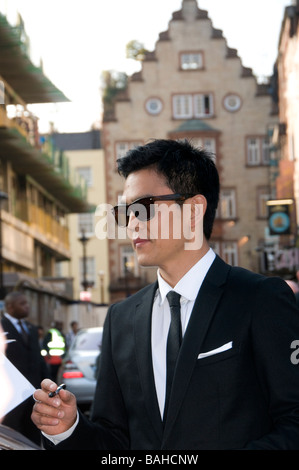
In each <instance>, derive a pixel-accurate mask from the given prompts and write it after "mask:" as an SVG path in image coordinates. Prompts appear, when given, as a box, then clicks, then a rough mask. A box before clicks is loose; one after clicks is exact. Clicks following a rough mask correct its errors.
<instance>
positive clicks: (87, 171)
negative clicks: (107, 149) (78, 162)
mask: <svg viewBox="0 0 299 470" xmlns="http://www.w3.org/2000/svg"><path fill="white" fill-rule="evenodd" d="M77 172H78V173H79V175H80V176H81V178H84V179H85V181H86V185H87V187H88V188H90V187H91V186H92V184H93V181H92V169H91V167H90V166H81V167H78V168H77Z"/></svg>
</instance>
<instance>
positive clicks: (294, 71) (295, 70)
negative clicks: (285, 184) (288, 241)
mask: <svg viewBox="0 0 299 470" xmlns="http://www.w3.org/2000/svg"><path fill="white" fill-rule="evenodd" d="M298 19H299V2H298V1H297V5H296V2H294V5H293V6H290V7H288V8H286V10H285V16H284V20H283V23H282V28H281V36H280V42H279V51H278V52H279V53H278V74H279V92H280V94H279V105H280V107H279V108H280V122H281V123H283V124H284V125H285V132H286V134H285V137H284V139H281V140H280V144H281V149H282V157H283V159H284V160H287V161H289V162H293V164H294V173H293V178H294V179H293V184H294V198H295V202H296V218H297V221H298V220H299V159H298V156H299V135H298V129H299V20H298Z"/></svg>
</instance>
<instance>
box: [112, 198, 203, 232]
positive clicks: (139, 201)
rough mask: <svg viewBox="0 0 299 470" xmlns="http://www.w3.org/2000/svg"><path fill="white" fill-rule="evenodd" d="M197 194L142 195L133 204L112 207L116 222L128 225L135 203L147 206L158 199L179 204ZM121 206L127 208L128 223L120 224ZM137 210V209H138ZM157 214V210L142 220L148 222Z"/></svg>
mask: <svg viewBox="0 0 299 470" xmlns="http://www.w3.org/2000/svg"><path fill="white" fill-rule="evenodd" d="M194 196H195V194H164V195H162V196H147V197H141V198H139V199H136V200H135V201H133V202H131V204H118V205H117V206H114V207H113V208H112V212H113V215H114V218H115V220H116V223H117V225H118V226H119V227H127V226H128V224H129V219H130V207H131V206H133V205H135V204H140V205H143V206H144V207H146V208H147V206H151V205H153V204H154V203H155V202H157V201H176V202H177V203H178V204H179V203H181V204H182V203H184V202H185V201H186V200H187V199H189V198H190V197H194ZM144 201H146V202H144ZM119 208H126V225H120V224H119V220H118V210H119ZM136 212H137V211H136ZM134 215H135V217H136V218H137V219H138V220H140V219H139V218H138V215H136V214H134ZM147 215H148V210H147ZM154 216H155V212H154V211H153V214H149V215H148V217H147V219H146V220H141V222H148V221H149V220H151V219H153V217H154Z"/></svg>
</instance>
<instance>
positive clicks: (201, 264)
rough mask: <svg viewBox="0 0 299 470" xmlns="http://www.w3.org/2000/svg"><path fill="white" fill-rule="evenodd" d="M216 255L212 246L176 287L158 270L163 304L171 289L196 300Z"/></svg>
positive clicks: (188, 298) (185, 297) (187, 298)
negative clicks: (165, 279)
mask: <svg viewBox="0 0 299 470" xmlns="http://www.w3.org/2000/svg"><path fill="white" fill-rule="evenodd" d="M215 256H216V255H215V253H214V251H213V250H212V249H211V248H210V249H209V251H208V252H207V253H206V254H205V255H204V256H203V257H202V258H201V259H200V260H199V261H197V263H196V264H195V265H194V266H192V268H191V269H189V271H188V272H187V273H186V274H185V275H184V276H183V277H182V278H181V279H180V280H179V282H178V283H177V284H176V286H174V288H172V287H171V286H170V285H169V284H168V283H167V282H166V281H164V279H163V278H162V277H161V274H160V272H159V270H158V284H159V294H160V303H161V304H162V303H163V302H164V300H165V298H166V295H167V294H168V292H169V291H170V290H174V291H175V292H177V293H178V294H180V295H181V296H182V298H183V299H186V300H191V301H194V300H195V299H196V297H197V294H198V291H199V289H200V287H201V284H202V282H203V280H204V278H205V276H206V274H207V272H208V270H209V268H210V266H211V264H212V263H213V261H214V259H215Z"/></svg>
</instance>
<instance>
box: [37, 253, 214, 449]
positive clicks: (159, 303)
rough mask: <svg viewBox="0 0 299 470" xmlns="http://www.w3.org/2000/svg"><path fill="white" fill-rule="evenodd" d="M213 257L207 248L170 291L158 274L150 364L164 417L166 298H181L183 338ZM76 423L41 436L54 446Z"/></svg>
mask: <svg viewBox="0 0 299 470" xmlns="http://www.w3.org/2000/svg"><path fill="white" fill-rule="evenodd" d="M215 256H216V255H215V253H214V252H213V250H212V249H211V248H210V249H209V251H208V252H207V253H206V254H205V255H204V256H203V257H202V258H201V259H200V260H199V261H198V262H197V263H196V264H195V265H194V266H193V267H192V268H191V269H190V270H189V271H188V272H187V273H186V274H185V275H184V276H183V277H182V279H180V281H179V282H178V283H177V285H176V286H175V287H174V288H172V287H170V285H169V284H167V282H165V281H164V279H162V277H161V275H160V273H159V271H158V284H159V288H158V290H157V292H156V295H155V299H154V304H153V311H152V360H153V368H154V378H155V385H156V392H157V397H158V403H159V408H160V413H161V417H163V411H164V401H165V389H166V342H167V335H168V329H169V325H170V309H169V305H168V301H167V299H166V295H167V294H168V292H169V291H170V290H174V291H175V292H177V293H178V294H180V295H181V322H182V334H183V335H184V333H185V331H186V328H187V325H188V322H189V319H190V315H191V312H192V308H193V305H194V302H195V299H196V297H197V294H198V291H199V289H200V287H201V285H202V283H203V280H204V278H205V276H206V274H207V272H208V270H209V268H210V266H211V264H212V263H213V261H214V259H215ZM77 423H78V415H77V420H76V422H75V424H74V425H73V426H72V427H71V428H70V429H68V430H67V431H65V432H64V433H61V434H57V435H55V436H49V435H47V434H45V433H43V434H44V435H45V436H46V437H47V438H48V439H49V440H51V441H52V442H53V443H54V444H58V443H59V442H61V441H62V440H64V439H66V438H67V437H69V436H70V435H71V434H72V432H73V430H74V429H75V427H76V426H77Z"/></svg>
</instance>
